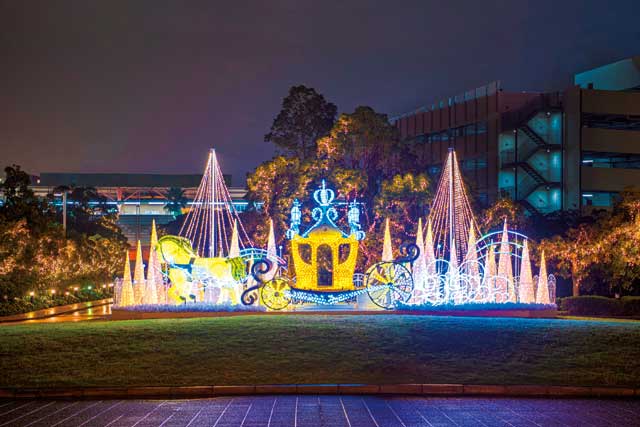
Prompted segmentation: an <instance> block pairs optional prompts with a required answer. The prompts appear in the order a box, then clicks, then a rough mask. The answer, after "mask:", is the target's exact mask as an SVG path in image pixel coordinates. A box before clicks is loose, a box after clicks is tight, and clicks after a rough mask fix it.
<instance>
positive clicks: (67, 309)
mask: <svg viewBox="0 0 640 427" xmlns="http://www.w3.org/2000/svg"><path fill="white" fill-rule="evenodd" d="M111 302H112V300H111V298H107V299H102V300H98V301H88V302H80V303H76V304H68V305H61V306H58V307H52V308H45V309H43V310H38V311H31V312H29V313H22V314H15V315H13V316H3V317H0V325H1V324H4V325H15V324H16V323H58V322H78V321H81V320H98V319H106V318H107V317H108V315H109V314H111Z"/></svg>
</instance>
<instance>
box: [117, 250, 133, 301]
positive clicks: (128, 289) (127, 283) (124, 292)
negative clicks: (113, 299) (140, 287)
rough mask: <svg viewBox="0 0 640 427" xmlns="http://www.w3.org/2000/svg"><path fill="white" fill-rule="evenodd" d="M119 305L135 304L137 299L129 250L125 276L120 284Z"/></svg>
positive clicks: (126, 255) (126, 254)
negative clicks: (134, 294) (132, 280)
mask: <svg viewBox="0 0 640 427" xmlns="http://www.w3.org/2000/svg"><path fill="white" fill-rule="evenodd" d="M118 305H119V306H121V307H128V306H130V305H135V300H134V297H133V284H132V283H131V265H130V264H129V251H126V252H125V257H124V278H123V279H122V285H121V286H120V296H119V297H118Z"/></svg>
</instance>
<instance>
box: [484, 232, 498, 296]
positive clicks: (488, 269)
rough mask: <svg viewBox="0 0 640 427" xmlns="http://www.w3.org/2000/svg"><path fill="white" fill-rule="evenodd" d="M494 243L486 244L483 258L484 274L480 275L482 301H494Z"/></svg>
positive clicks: (495, 270) (495, 284)
mask: <svg viewBox="0 0 640 427" xmlns="http://www.w3.org/2000/svg"><path fill="white" fill-rule="evenodd" d="M494 246H495V245H493V244H489V245H487V253H486V255H485V258H484V268H483V271H484V276H483V277H482V288H483V301H484V302H496V286H497V283H496V282H497V280H496V274H497V273H498V271H497V269H496V252H495V247H494Z"/></svg>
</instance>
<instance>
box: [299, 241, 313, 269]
mask: <svg viewBox="0 0 640 427" xmlns="http://www.w3.org/2000/svg"><path fill="white" fill-rule="evenodd" d="M298 254H300V258H302V261H304V262H305V263H307V264H311V245H309V244H307V243H301V244H300V245H299V246H298Z"/></svg>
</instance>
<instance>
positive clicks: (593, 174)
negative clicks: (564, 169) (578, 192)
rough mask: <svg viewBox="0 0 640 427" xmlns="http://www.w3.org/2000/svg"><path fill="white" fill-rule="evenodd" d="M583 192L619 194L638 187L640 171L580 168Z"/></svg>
mask: <svg viewBox="0 0 640 427" xmlns="http://www.w3.org/2000/svg"><path fill="white" fill-rule="evenodd" d="M581 175H582V178H581V181H582V190H583V191H609V192H620V191H623V190H624V189H625V188H628V187H640V169H618V168H592V167H582V173H581Z"/></svg>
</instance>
